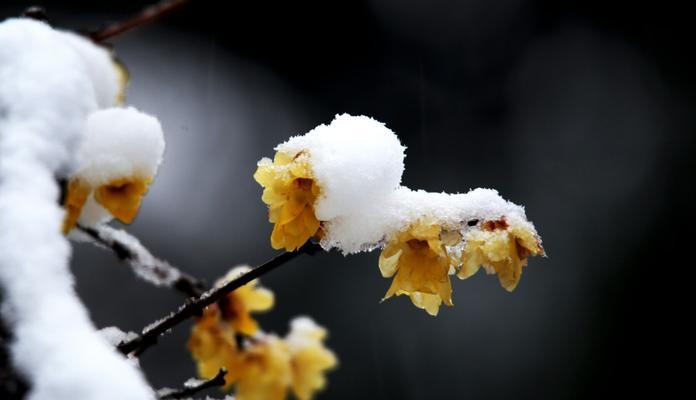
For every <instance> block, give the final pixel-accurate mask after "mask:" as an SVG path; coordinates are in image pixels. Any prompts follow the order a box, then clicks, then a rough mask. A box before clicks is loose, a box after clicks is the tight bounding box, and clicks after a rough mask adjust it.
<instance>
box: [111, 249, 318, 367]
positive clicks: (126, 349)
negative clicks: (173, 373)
mask: <svg viewBox="0 0 696 400" xmlns="http://www.w3.org/2000/svg"><path fill="white" fill-rule="evenodd" d="M320 250H321V247H319V245H317V244H314V243H307V244H305V245H304V246H302V247H301V248H300V249H298V250H297V251H295V252H285V253H282V254H280V255H279V256H276V257H275V258H272V259H270V260H268V261H266V262H265V263H263V264H261V265H259V266H257V267H255V268H253V269H252V270H250V271H249V272H247V273H245V274H243V275H240V276H239V277H237V278H235V279H232V280H231V281H228V282H227V283H225V284H224V285H223V286H220V287H217V288H214V289H211V290H209V291H207V292H205V293H203V294H202V295H201V296H200V297H198V298H196V299H193V300H191V301H189V302H187V303H186V304H184V305H182V306H181V307H179V309H178V310H177V311H174V312H171V313H169V315H167V316H166V317H164V318H162V319H160V320H158V321H157V322H155V323H153V324H151V325H149V326H148V327H146V328H145V329H143V332H142V334H141V335H139V336H138V337H136V338H134V339H133V340H129V341H127V342H124V343H121V344H119V345H118V350H119V351H120V352H121V353H123V354H130V353H134V354H135V355H136V356H137V355H140V354H142V352H143V351H145V350H146V349H147V348H148V347H150V346H152V345H153V344H155V343H156V342H157V338H158V337H159V336H160V335H162V334H164V333H166V332H167V331H169V330H170V329H172V328H174V327H175V326H177V325H179V324H180V323H182V322H184V321H186V320H187V319H189V318H191V317H193V316H196V315H201V313H202V312H203V309H204V308H205V307H207V306H209V305H210V304H213V303H215V302H216V301H218V300H220V299H222V298H223V296H225V295H226V294H228V293H230V292H232V291H233V290H235V289H237V288H239V287H241V286H244V285H246V284H247V283H249V282H251V281H252V280H254V279H256V278H258V277H260V276H261V275H263V274H265V273H267V272H270V271H272V270H274V269H276V268H278V267H279V266H281V265H283V264H285V263H286V262H288V261H290V260H292V259H294V258H295V257H297V256H299V255H301V254H309V255H312V254H315V253H316V252H318V251H320Z"/></svg>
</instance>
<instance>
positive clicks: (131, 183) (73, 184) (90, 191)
mask: <svg viewBox="0 0 696 400" xmlns="http://www.w3.org/2000/svg"><path fill="white" fill-rule="evenodd" d="M151 183H152V177H124V178H119V179H115V180H112V181H111V182H109V183H107V184H104V185H101V186H98V187H96V188H95V187H92V186H90V185H88V184H87V183H86V182H85V181H83V180H81V179H80V178H79V177H75V178H72V179H71V180H70V181H69V182H68V188H67V194H66V196H65V203H64V207H65V210H66V214H65V219H64V221H63V232H64V233H66V234H67V233H68V232H70V230H71V229H72V228H74V227H75V225H76V224H77V221H78V219H79V218H80V213H81V212H82V208H83V207H84V205H85V203H86V202H87V200H88V199H89V196H90V195H93V196H94V200H95V201H96V202H97V203H99V204H100V205H101V206H102V207H104V208H105V209H106V210H107V211H109V212H110V213H111V215H113V216H114V217H115V218H116V219H118V220H119V221H121V222H123V223H126V224H130V223H131V222H133V220H134V219H135V216H136V215H137V213H138V210H139V209H140V204H141V203H142V198H143V196H145V194H146V193H147V190H148V187H149V185H150V184H151Z"/></svg>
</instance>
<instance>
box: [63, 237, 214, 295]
mask: <svg viewBox="0 0 696 400" xmlns="http://www.w3.org/2000/svg"><path fill="white" fill-rule="evenodd" d="M75 229H77V230H78V231H80V232H82V233H84V234H85V235H87V236H88V237H89V238H90V239H91V240H92V242H93V243H95V244H96V245H98V246H99V247H103V248H106V249H109V250H111V251H112V252H113V253H114V254H115V255H116V256H117V257H118V258H119V259H120V260H121V261H125V262H127V263H128V264H130V265H131V267H132V268H133V270H134V272H135V273H136V274H137V275H139V276H140V277H142V278H143V279H145V280H146V281H148V282H151V283H153V284H155V285H158V286H167V287H171V288H173V289H176V290H178V291H179V292H181V293H182V294H184V295H185V296H186V297H199V296H200V295H201V294H203V284H202V283H201V281H200V280H198V279H196V278H194V277H193V276H191V275H189V274H186V273H184V272H182V271H181V270H179V269H178V268H176V267H174V266H173V265H171V264H170V263H168V262H167V261H164V260H162V259H160V258H157V257H155V256H154V255H152V253H150V251H149V250H148V249H147V248H145V246H143V245H142V244H141V243H140V241H139V240H138V239H137V238H135V237H134V236H132V235H131V234H129V233H128V232H126V231H123V230H118V229H114V228H112V227H110V226H108V225H101V226H96V227H86V226H82V225H78V226H77V227H76V228H75Z"/></svg>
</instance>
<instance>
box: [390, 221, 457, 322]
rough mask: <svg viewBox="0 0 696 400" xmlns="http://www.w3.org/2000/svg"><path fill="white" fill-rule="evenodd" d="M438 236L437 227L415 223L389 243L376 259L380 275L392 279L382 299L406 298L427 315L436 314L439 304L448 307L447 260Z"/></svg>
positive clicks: (438, 228)
mask: <svg viewBox="0 0 696 400" xmlns="http://www.w3.org/2000/svg"><path fill="white" fill-rule="evenodd" d="M441 233H442V228H441V227H440V226H439V225H437V224H434V223H424V222H417V223H415V224H413V225H411V226H410V227H409V228H408V229H407V230H405V231H404V232H400V233H398V234H397V235H396V236H395V237H394V238H392V239H391V240H390V241H389V243H388V244H387V245H386V247H385V248H384V250H382V253H381V254H380V256H379V269H380V271H381V272H382V276H384V277H385V278H390V277H392V276H393V277H394V280H393V281H392V284H391V286H390V287H389V290H387V294H386V295H384V298H385V299H388V298H390V297H392V296H393V295H397V296H399V295H407V296H409V297H410V298H411V302H413V304H414V305H415V306H416V307H418V308H422V309H424V310H425V311H426V312H428V314H430V315H437V313H438V310H439V308H440V305H441V304H442V303H445V304H446V305H448V306H451V305H452V284H451V283H450V279H449V268H450V263H451V260H450V257H449V256H448V254H447V251H446V249H445V246H444V244H443V243H442V241H441V240H440V234H441Z"/></svg>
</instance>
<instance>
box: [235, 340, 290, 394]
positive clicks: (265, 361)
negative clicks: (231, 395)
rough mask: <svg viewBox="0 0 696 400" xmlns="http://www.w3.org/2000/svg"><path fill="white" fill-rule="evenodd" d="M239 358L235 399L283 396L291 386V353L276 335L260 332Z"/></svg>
mask: <svg viewBox="0 0 696 400" xmlns="http://www.w3.org/2000/svg"><path fill="white" fill-rule="evenodd" d="M240 357H241V361H240V370H239V380H238V382H237V385H236V392H235V394H236V397H237V399H239V400H283V399H285V397H286V396H287V392H288V388H289V387H290V386H291V385H292V368H291V355H290V351H289V348H288V345H287V343H285V341H283V340H282V339H280V338H278V337H277V336H275V335H268V334H267V335H262V336H260V337H258V338H255V339H254V341H253V342H252V343H250V344H249V345H248V346H247V347H246V348H245V350H244V352H243V353H242V354H241V356H240Z"/></svg>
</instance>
